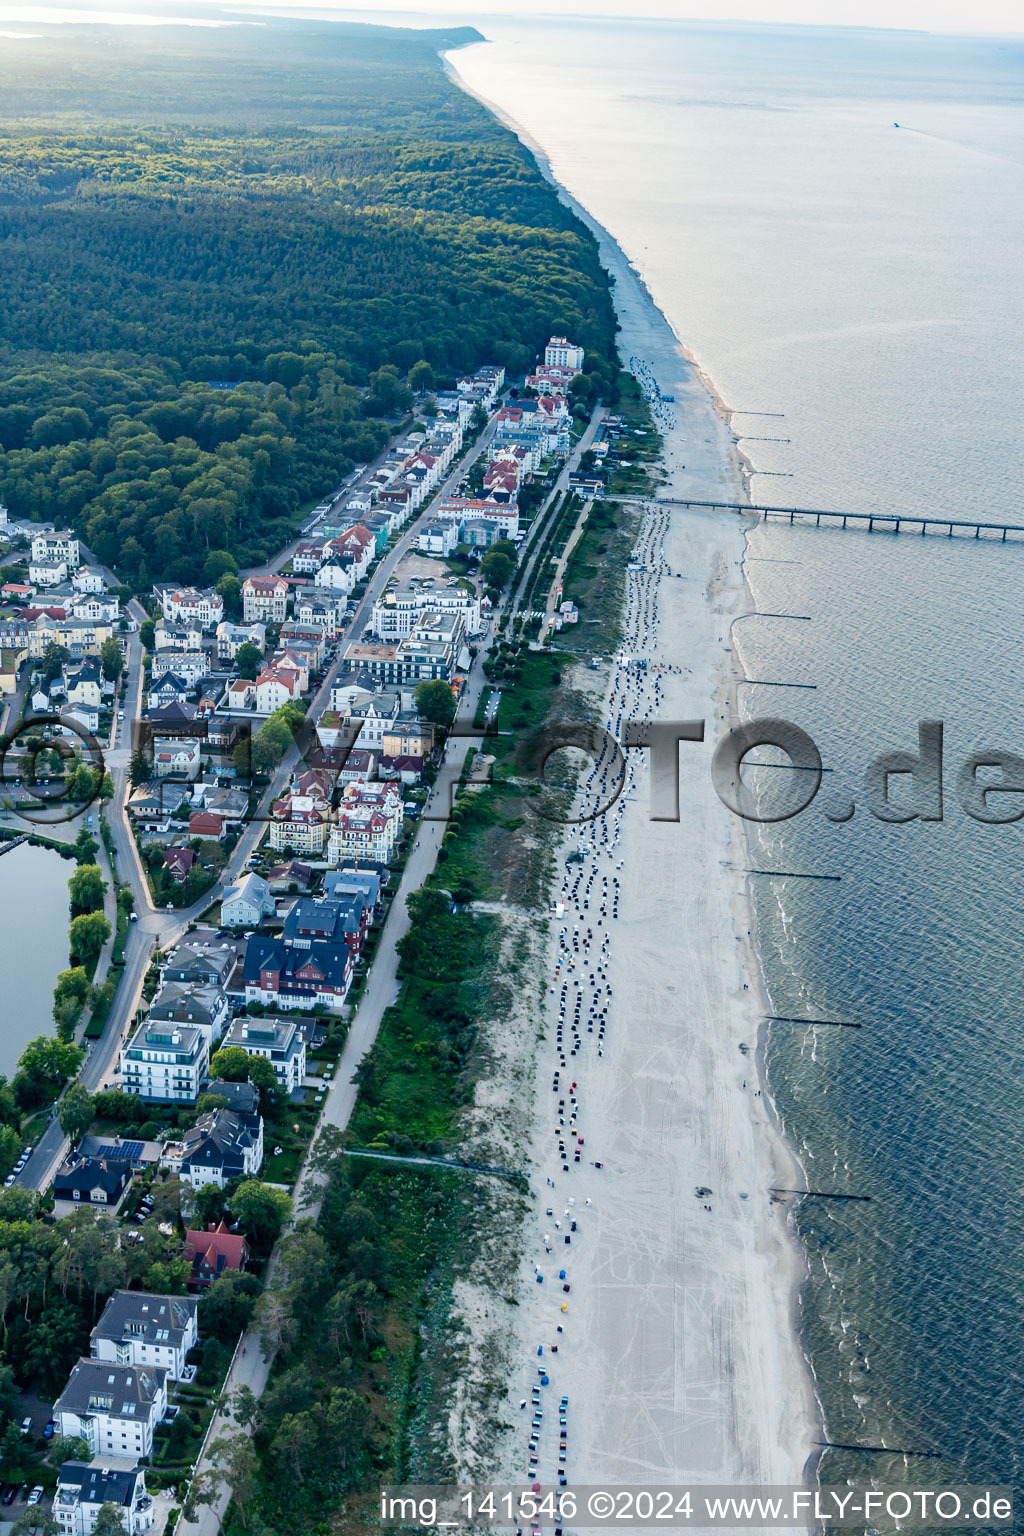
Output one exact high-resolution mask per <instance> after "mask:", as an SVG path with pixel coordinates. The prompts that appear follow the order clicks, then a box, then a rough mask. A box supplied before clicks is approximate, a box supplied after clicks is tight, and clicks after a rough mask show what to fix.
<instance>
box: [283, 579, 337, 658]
mask: <svg viewBox="0 0 1024 1536" xmlns="http://www.w3.org/2000/svg"><path fill="white" fill-rule="evenodd" d="M347 607H348V604H347V603H346V601H345V599H344V598H339V597H338V596H337V595H336V594H335V593H333V592H324V591H321V590H318V589H317V588H316V587H314V588H313V591H312V593H310V594H306V593H305V592H304V593H303V594H302V595H301V596H298V597H296V599H295V622H294V630H295V632H296V633H301V632H307V633H308V632H309V631H310V630H319V631H320V632H321V634H323V635H325V636H326V637H327V639H328V640H333V639H334V637H335V636H336V635H337V633H338V622H339V619H340V618H344V616H345V610H346V608H347ZM339 609H340V613H339ZM291 629H292V626H289V625H288V624H284V625H282V626H281V641H282V643H283V644H287V641H288V638H289V634H290V632H291Z"/></svg>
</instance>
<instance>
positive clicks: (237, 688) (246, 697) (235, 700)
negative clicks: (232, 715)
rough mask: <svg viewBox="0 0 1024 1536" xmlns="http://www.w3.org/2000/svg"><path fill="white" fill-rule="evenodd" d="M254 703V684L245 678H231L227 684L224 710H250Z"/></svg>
mask: <svg viewBox="0 0 1024 1536" xmlns="http://www.w3.org/2000/svg"><path fill="white" fill-rule="evenodd" d="M255 703H256V684H255V683H254V682H252V681H250V679H249V678H247V677H235V678H232V680H231V682H230V683H229V684H228V691H227V696H226V698H225V701H224V707H225V709H231V710H250V709H252V707H253V705H254V704H255Z"/></svg>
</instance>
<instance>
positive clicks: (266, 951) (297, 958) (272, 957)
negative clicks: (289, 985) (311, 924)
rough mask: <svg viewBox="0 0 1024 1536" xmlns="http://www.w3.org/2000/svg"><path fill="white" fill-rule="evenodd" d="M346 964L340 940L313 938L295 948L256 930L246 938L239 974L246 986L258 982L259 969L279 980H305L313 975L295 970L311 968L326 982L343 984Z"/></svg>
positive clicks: (346, 946)
mask: <svg viewBox="0 0 1024 1536" xmlns="http://www.w3.org/2000/svg"><path fill="white" fill-rule="evenodd" d="M349 965H350V960H349V948H348V945H347V944H346V943H345V942H344V940H337V941H336V940H330V941H325V940H321V939H313V940H312V941H311V943H310V944H309V947H308V948H306V949H295V948H293V947H292V946H291V945H289V944H285V943H284V942H282V940H281V939H276V938H274V937H272V935H270V934H259V933H257V934H254V935H253V937H252V938H251V939H250V940H249V946H248V948H247V950H246V952H245V968H244V972H243V975H244V979H245V984H246V986H259V985H260V973H261V972H262V971H272V972H274V973H276V974H277V975H278V976H279V977H280V979H281V981H282V982H289V981H295V980H298V981H299V982H300V984H305V983H306V982H307V981H308V982H310V983H311V982H312V981H314V980H316V979H317V978H316V977H314V976H312V974H309V975H307V976H301V975H299V974H298V973H300V972H302V971H307V972H311V971H312V970H315V971H316V972H317V973H318V975H319V978H321V979H322V980H324V981H326V982H327V983H328V984H329V985H330V986H332V987H343V986H344V985H345V981H346V978H347V975H348V970H349Z"/></svg>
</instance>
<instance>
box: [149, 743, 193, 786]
mask: <svg viewBox="0 0 1024 1536" xmlns="http://www.w3.org/2000/svg"><path fill="white" fill-rule="evenodd" d="M201 763H202V753H201V751H200V742H199V740H198V739H197V738H196V737H194V736H182V737H167V736H155V737H154V738H153V771H154V772H155V774H156V776H157V778H158V779H163V778H167V777H168V776H169V775H173V776H174V777H175V778H176V779H194V778H196V777H197V776H198V774H199V769H200V766H201Z"/></svg>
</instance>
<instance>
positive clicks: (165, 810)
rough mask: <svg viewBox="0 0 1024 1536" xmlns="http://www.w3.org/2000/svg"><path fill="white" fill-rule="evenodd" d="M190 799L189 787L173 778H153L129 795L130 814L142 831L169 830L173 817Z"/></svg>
mask: <svg viewBox="0 0 1024 1536" xmlns="http://www.w3.org/2000/svg"><path fill="white" fill-rule="evenodd" d="M187 799H188V788H187V787H186V786H185V785H184V784H176V783H174V781H173V780H167V779H156V780H154V779H151V780H149V782H148V783H146V784H140V785H138V787H137V788H136V789H133V790H132V792H131V794H130V795H129V797H128V815H129V816H130V817H131V819H132V821H133V823H134V824H135V826H136V827H137V828H138V830H139V831H140V832H167V831H169V830H170V826H171V817H172V815H173V814H174V812H175V811H178V810H180V809H181V807H182V806H183V805H184V803H185V801H186V800H187Z"/></svg>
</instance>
